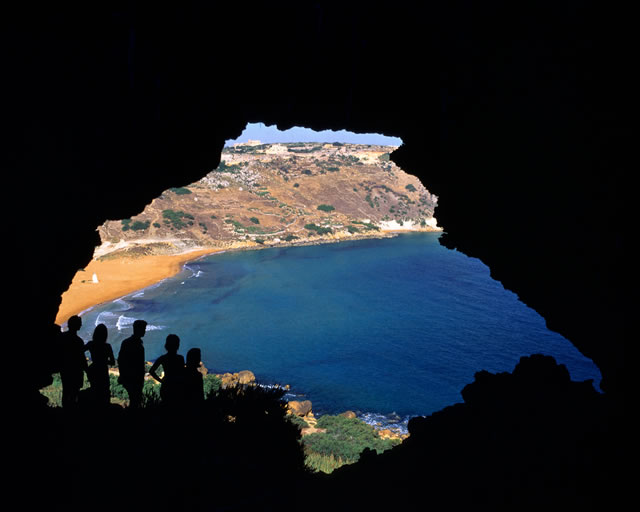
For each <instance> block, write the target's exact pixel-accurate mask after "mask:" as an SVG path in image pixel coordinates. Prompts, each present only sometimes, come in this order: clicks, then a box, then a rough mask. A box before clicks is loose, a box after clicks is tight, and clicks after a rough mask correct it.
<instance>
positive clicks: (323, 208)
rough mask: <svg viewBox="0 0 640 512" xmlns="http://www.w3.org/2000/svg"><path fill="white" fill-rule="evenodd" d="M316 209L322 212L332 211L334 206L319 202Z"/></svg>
mask: <svg viewBox="0 0 640 512" xmlns="http://www.w3.org/2000/svg"><path fill="white" fill-rule="evenodd" d="M318 210H321V211H323V212H332V211H333V210H335V208H334V207H333V206H331V205H330V204H321V205H319V206H318Z"/></svg>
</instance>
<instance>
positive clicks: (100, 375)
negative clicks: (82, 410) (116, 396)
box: [84, 324, 116, 405]
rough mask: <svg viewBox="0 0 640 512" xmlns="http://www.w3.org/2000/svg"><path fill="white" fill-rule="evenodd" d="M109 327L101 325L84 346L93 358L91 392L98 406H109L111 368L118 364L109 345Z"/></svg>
mask: <svg viewBox="0 0 640 512" xmlns="http://www.w3.org/2000/svg"><path fill="white" fill-rule="evenodd" d="M107 336H108V331H107V326H106V325H104V324H99V325H97V326H96V328H95V329H94V331H93V338H92V339H91V340H90V341H89V342H88V343H87V344H86V345H85V346H84V349H85V350H88V351H89V354H90V356H91V365H89V369H88V371H87V376H88V377H89V383H90V384H91V392H92V395H93V399H94V401H95V403H96V404H99V405H108V404H109V401H110V398H111V391H110V383H109V366H110V365H114V364H116V361H115V358H114V357H113V349H112V348H111V345H109V344H108V343H107Z"/></svg>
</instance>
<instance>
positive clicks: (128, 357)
mask: <svg viewBox="0 0 640 512" xmlns="http://www.w3.org/2000/svg"><path fill="white" fill-rule="evenodd" d="M146 330H147V322H145V321H144V320H136V321H135V322H133V335H132V336H130V337H129V338H127V339H126V340H124V341H123V342H122V345H121V346H120V352H119V353H118V368H119V369H120V378H119V382H120V384H122V385H123V386H124V388H125V389H126V390H127V393H128V394H129V407H132V408H138V407H140V406H141V405H142V388H143V386H144V374H145V360H144V346H143V345H142V338H143V336H144V335H145V333H146Z"/></svg>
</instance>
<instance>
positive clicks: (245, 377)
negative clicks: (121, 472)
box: [235, 370, 256, 384]
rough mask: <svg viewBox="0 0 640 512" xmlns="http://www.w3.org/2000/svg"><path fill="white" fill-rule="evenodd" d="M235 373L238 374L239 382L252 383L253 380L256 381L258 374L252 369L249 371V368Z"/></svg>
mask: <svg viewBox="0 0 640 512" xmlns="http://www.w3.org/2000/svg"><path fill="white" fill-rule="evenodd" d="M235 375H237V376H238V383H239V384H251V383H252V382H255V381H256V376H255V375H254V374H253V372H252V371H249V370H242V371H241V372H238V373H237V374H235Z"/></svg>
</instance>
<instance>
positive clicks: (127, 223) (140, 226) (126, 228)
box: [121, 219, 151, 231]
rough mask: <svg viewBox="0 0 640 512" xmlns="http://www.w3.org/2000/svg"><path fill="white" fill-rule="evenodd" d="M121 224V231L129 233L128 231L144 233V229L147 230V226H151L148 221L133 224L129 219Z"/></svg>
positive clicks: (137, 221)
mask: <svg viewBox="0 0 640 512" xmlns="http://www.w3.org/2000/svg"><path fill="white" fill-rule="evenodd" d="M121 222H122V231H129V230H130V229H131V230H133V231H144V230H145V229H148V228H149V226H150V225H151V221H149V220H145V221H141V220H136V221H135V222H132V221H131V219H124V220H122V221H121Z"/></svg>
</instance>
